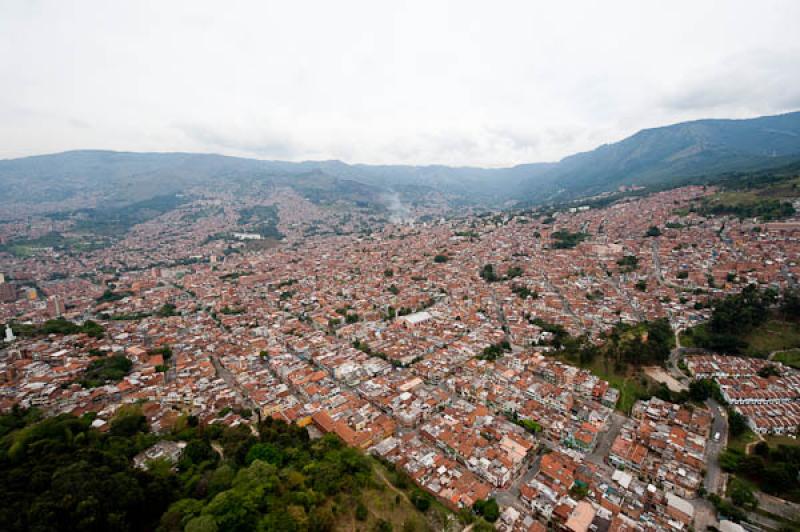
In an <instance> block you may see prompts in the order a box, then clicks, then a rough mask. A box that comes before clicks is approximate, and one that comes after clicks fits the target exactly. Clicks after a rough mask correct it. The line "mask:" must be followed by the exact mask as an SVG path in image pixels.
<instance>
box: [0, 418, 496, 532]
mask: <svg viewBox="0 0 800 532" xmlns="http://www.w3.org/2000/svg"><path fill="white" fill-rule="evenodd" d="M93 420H94V414H85V415H83V416H80V417H76V416H72V415H66V414H64V415H59V416H55V417H49V418H44V417H43V415H42V413H41V412H39V411H37V410H35V409H30V410H25V409H21V408H15V409H14V410H13V411H11V412H10V413H9V414H7V415H3V416H0V497H2V499H3V501H4V503H3V504H2V505H0V523H3V524H4V530H8V531H12V532H13V531H23V530H34V531H45V530H80V531H105V530H115V531H138V530H159V531H162V532H169V531H179V530H187V531H195V532H196V531H215V530H218V531H237V532H238V531H242V532H244V531H251V530H252V531H256V530H282V531H294V530H297V531H300V530H308V531H326V530H332V529H334V528H335V527H336V526H337V525H338V524H341V522H342V521H343V520H346V521H347V522H349V521H350V520H353V522H354V523H356V524H357V527H356V528H359V529H361V530H365V531H366V530H383V531H388V530H392V529H393V524H392V522H390V521H389V520H388V519H383V518H379V516H377V515H372V513H373V508H372V507H371V506H370V504H366V503H365V502H364V501H363V500H362V498H363V497H365V496H366V494H368V493H372V494H373V497H374V498H376V499H379V500H384V501H386V504H387V505H389V506H391V507H394V508H398V509H400V508H401V505H402V504H405V505H406V506H407V508H405V510H403V511H404V513H403V515H404V518H405V521H401V522H400V523H396V524H395V525H394V526H395V527H396V529H397V530H400V529H402V530H403V531H407V532H410V531H412V530H428V529H430V527H429V526H428V520H426V515H425V514H424V512H425V511H428V513H429V514H430V512H431V511H432V509H431V507H432V504H433V503H434V502H435V501H433V500H432V497H431V496H429V495H428V494H426V493H424V492H422V491H421V490H419V489H418V488H416V487H414V486H413V483H411V482H410V481H407V482H406V484H407V485H406V487H407V488H408V490H409V491H408V495H405V494H404V495H403V497H404V501H403V500H401V496H400V494H398V495H395V494H394V493H391V494H390V495H389V491H388V490H389V489H390V488H388V487H387V486H386V485H385V484H384V483H383V481H382V480H381V479H379V478H378V477H377V476H376V475H375V473H374V469H373V468H374V467H383V468H385V466H384V465H382V464H378V463H377V461H375V460H374V459H372V458H370V457H368V456H366V455H364V454H362V453H361V452H359V451H357V450H355V449H352V448H349V447H347V446H345V445H344V444H343V443H342V442H341V440H339V439H338V438H336V437H335V436H333V435H326V436H323V437H321V438H319V439H316V440H312V439H310V438H309V436H308V433H307V431H306V430H305V429H303V428H300V427H297V426H296V425H288V424H286V423H283V422H281V421H277V420H273V419H269V418H268V419H266V420H264V421H263V422H261V423H260V424H259V425H258V428H257V430H256V431H251V430H250V428H249V427H247V426H244V425H240V426H238V427H233V428H228V427H222V426H220V425H207V426H203V425H202V424H200V423H198V420H197V419H196V418H194V417H191V416H189V417H181V418H180V420H179V422H178V424H177V425H176V426H175V428H174V430H173V431H172V432H170V433H168V434H162V435H156V434H153V433H151V432H150V431H149V429H148V425H147V422H146V418H145V417H144V416H143V415H142V414H141V410H140V408H139V407H138V406H136V405H131V406H126V407H123V408H121V409H120V411H119V412H118V413H117V415H116V416H115V417H114V418H113V420H112V421H111V423H110V427H109V428H108V430H106V431H100V430H97V429H95V428H93V427H92V421H93ZM164 439H166V440H173V441H182V442H185V443H186V447H185V448H184V450H183V452H182V454H181V456H180V459H179V461H178V462H177V464H172V463H170V462H168V461H167V460H165V459H157V460H154V461H151V462H148V463H147V467H146V469H138V468H135V467H134V466H133V462H132V459H133V457H134V456H136V455H137V454H138V453H140V452H142V451H143V450H145V449H147V448H149V447H150V446H152V445H153V444H155V443H156V442H158V441H160V440H164ZM385 470H386V471H387V475H389V474H390V473H389V469H388V468H386V469H385ZM391 475H392V476H393V477H394V478H398V475H401V474H400V473H399V472H396V471H391ZM392 489H395V488H392ZM374 493H378V494H379V495H377V496H376V495H374ZM381 493H383V495H380V494H381ZM398 493H401V492H399V490H398ZM402 493H405V492H402ZM409 501H410V502H409ZM371 504H374V501H373V503H371ZM437 504H438V503H437ZM439 506H441V505H439ZM398 511H399V510H398ZM393 515H396V512H395V514H393ZM468 517H470V519H473V520H476V521H475V523H476V525H478V526H476V527H475V529H476V530H481V529H486V528H489V526H488V524H487V523H486V522H485V521H484V520H483V519H480V518H479V517H477V516H476V515H474V514H473V515H471V516H468Z"/></svg>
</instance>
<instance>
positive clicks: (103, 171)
mask: <svg viewBox="0 0 800 532" xmlns="http://www.w3.org/2000/svg"><path fill="white" fill-rule="evenodd" d="M798 160H800V112H793V113H787V114H782V115H775V116H765V117H759V118H752V119H741V120H728V119H707V120H696V121H692V122H683V123H679V124H674V125H669V126H664V127H658V128H652V129H645V130H642V131H639V132H638V133H636V134H634V135H632V136H630V137H628V138H626V139H624V140H622V141H620V142H616V143H612V144H605V145H602V146H600V147H598V148H596V149H594V150H592V151H589V152H584V153H578V154H575V155H571V156H568V157H565V158H564V159H562V160H561V161H559V162H556V163H532V164H522V165H518V166H514V167H510V168H497V169H495V168H475V167H449V166H442V165H428V166H408V165H367V164H347V163H344V162H341V161H306V162H285V161H265V160H257V159H247V158H241V157H230V156H225V155H215V154H194V153H132V152H114V151H100V150H79V151H70V152H64V153H58V154H51V155H39V156H32V157H25V158H20V159H7V160H0V190H2V197H0V202H1V203H10V202H26V203H27V202H32V201H37V199H38V200H49V201H59V200H62V199H67V198H72V197H75V196H76V195H86V194H92V195H94V196H95V197H99V198H100V199H101V200H102V201H108V202H111V203H123V204H124V203H126V202H133V201H141V200H144V199H147V198H150V197H153V196H155V195H161V194H165V193H175V192H180V191H183V190H185V189H187V188H189V187H191V186H196V185H212V184H213V185H215V186H223V187H225V186H230V187H242V186H254V185H255V186H263V187H271V186H277V185H281V186H290V187H294V188H296V189H297V190H298V191H299V192H300V193H304V194H311V195H312V196H315V197H324V198H326V199H336V198H337V197H338V196H339V195H340V196H341V197H343V198H345V199H353V198H355V197H358V201H380V197H381V195H383V194H386V193H393V194H394V193H399V194H403V195H405V197H406V199H409V198H410V199H412V200H413V199H414V196H415V195H416V196H419V197H421V196H423V195H424V194H425V193H426V191H437V192H441V193H443V194H447V195H449V196H450V197H452V198H456V199H459V200H461V201H465V202H470V203H474V204H486V205H497V204H500V203H503V202H508V201H524V202H533V203H536V202H545V201H554V200H565V199H572V198H577V197H581V196H586V195H592V194H597V193H601V192H606V191H610V190H614V189H616V188H617V187H619V186H622V185H634V184H635V185H644V186H660V187H664V186H671V185H675V186H678V185H680V184H681V183H682V182H685V181H687V180H689V179H692V178H697V177H699V176H714V175H716V174H722V173H725V172H731V171H740V170H761V169H768V168H773V167H780V166H784V165H786V164H788V163H792V162H795V161H798Z"/></svg>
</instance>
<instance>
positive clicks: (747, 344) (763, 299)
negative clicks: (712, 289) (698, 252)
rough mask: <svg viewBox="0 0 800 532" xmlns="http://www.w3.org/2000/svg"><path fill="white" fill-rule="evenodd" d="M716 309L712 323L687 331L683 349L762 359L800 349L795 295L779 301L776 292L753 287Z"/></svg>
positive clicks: (799, 316)
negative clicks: (773, 354) (707, 350)
mask: <svg viewBox="0 0 800 532" xmlns="http://www.w3.org/2000/svg"><path fill="white" fill-rule="evenodd" d="M712 307H713V310H712V314H711V319H710V320H709V321H708V322H707V323H703V324H700V325H698V326H696V327H694V328H692V329H688V330H686V331H685V332H684V333H683V335H682V336H681V344H682V345H685V346H686V347H703V348H706V349H711V350H715V351H720V352H723V353H731V354H742V355H748V356H757V357H762V358H763V357H766V356H767V355H768V354H769V353H771V352H773V351H781V350H788V349H792V348H795V347H800V305H799V304H798V297H797V295H796V294H795V293H794V292H785V293H784V294H783V295H782V296H781V297H780V298H779V297H778V295H777V293H775V292H774V291H773V290H758V288H757V287H756V286H755V285H749V286H747V287H745V288H744V289H743V290H742V291H741V292H740V293H738V294H735V295H731V296H728V297H726V298H724V299H722V300H718V301H715V302H714V303H712Z"/></svg>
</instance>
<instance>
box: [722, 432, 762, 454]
mask: <svg viewBox="0 0 800 532" xmlns="http://www.w3.org/2000/svg"><path fill="white" fill-rule="evenodd" d="M754 441H758V436H756V433H755V432H753V431H751V430H748V431H747V432H745V433H744V434H741V435H739V436H738V437H736V438H731V439H729V440H728V449H733V450H736V451H740V452H742V453H744V452H745V449H746V448H747V445H748V444H749V443H752V442H754Z"/></svg>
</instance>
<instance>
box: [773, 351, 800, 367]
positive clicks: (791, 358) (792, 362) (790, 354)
mask: <svg viewBox="0 0 800 532" xmlns="http://www.w3.org/2000/svg"><path fill="white" fill-rule="evenodd" d="M772 360H774V361H775V362H781V363H782V364H785V365H787V366H791V367H793V368H797V369H800V350H796V351H780V352H778V353H775V356H773V357H772Z"/></svg>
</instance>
